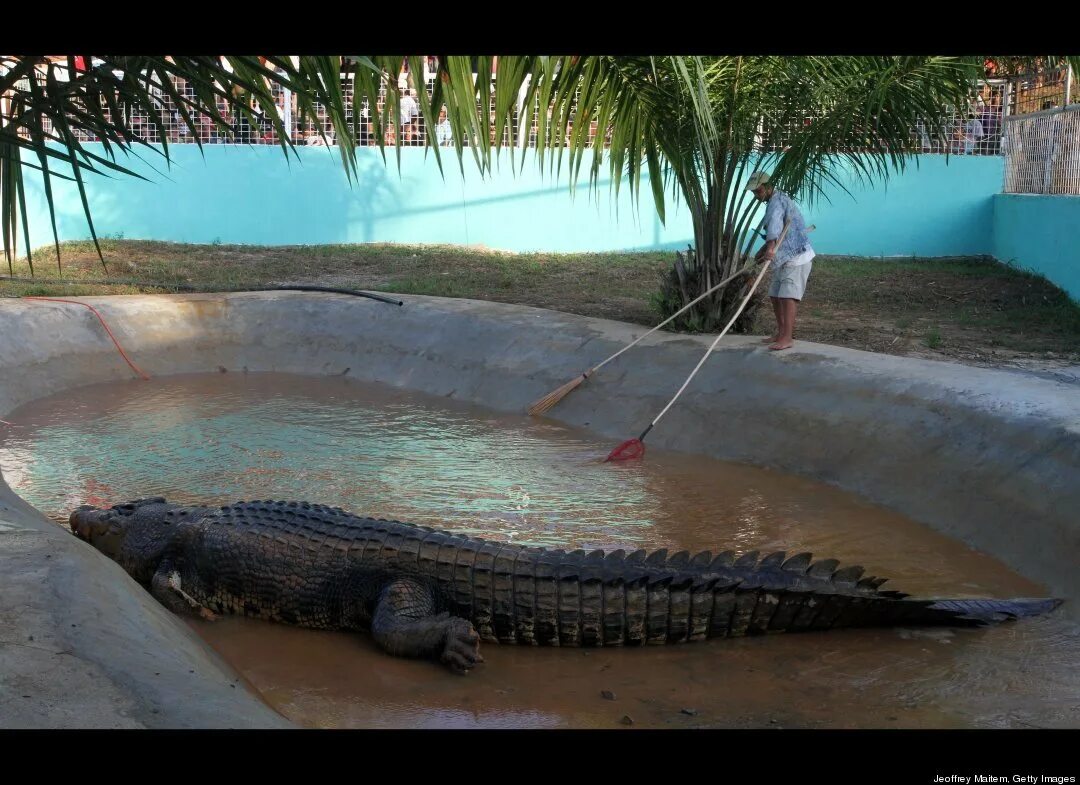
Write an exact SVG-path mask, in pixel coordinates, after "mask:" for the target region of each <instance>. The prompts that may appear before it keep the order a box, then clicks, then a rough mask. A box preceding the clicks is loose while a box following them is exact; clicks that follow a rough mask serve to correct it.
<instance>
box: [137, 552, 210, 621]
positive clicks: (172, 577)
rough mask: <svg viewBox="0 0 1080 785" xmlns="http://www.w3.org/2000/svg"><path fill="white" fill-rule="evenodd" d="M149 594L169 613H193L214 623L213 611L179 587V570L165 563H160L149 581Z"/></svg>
mask: <svg viewBox="0 0 1080 785" xmlns="http://www.w3.org/2000/svg"><path fill="white" fill-rule="evenodd" d="M150 593H151V594H153V595H154V598H155V599H157V601H158V602H160V603H161V604H162V605H164V606H165V607H166V608H168V609H169V610H170V611H172V612H173V613H176V614H179V615H181V616H182V615H184V614H188V613H194V614H196V615H198V616H201V617H202V618H204V619H206V620H207V621H214V620H215V619H216V618H217V615H215V614H214V612H213V611H211V610H210V609H209V608H207V607H204V606H203V605H202V604H200V603H199V601H198V600H196V599H195V598H194V597H192V596H191V595H190V594H188V593H187V592H185V591H184V590H183V589H182V588H181V587H180V572H179V570H177V569H176V568H175V567H173V566H172V565H171V564H169V563H167V562H164V563H162V564H161V566H160V567H158V568H157V571H156V572H155V573H154V577H153V579H151V581H150Z"/></svg>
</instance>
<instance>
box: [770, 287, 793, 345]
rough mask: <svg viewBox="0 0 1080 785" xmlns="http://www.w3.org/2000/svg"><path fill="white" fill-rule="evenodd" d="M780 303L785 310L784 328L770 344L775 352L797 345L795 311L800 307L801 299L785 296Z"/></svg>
mask: <svg viewBox="0 0 1080 785" xmlns="http://www.w3.org/2000/svg"><path fill="white" fill-rule="evenodd" d="M780 303H781V305H780V308H781V310H782V311H783V322H782V325H783V330H782V332H781V334H780V337H779V338H778V339H777V340H776V342H775V343H773V344H770V346H769V348H770V349H771V350H772V351H774V352H778V351H780V350H781V349H790V348H791V347H792V346H794V345H795V338H794V334H795V313H796V311H797V310H798V308H799V301H798V300H794V299H792V298H790V297H784V298H783V299H782V300H781V301H780Z"/></svg>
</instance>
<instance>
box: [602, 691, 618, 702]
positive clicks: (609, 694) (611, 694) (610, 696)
mask: <svg viewBox="0 0 1080 785" xmlns="http://www.w3.org/2000/svg"><path fill="white" fill-rule="evenodd" d="M600 697H601V698H603V699H604V700H609V701H613V700H615V693H614V692H612V691H611V690H600Z"/></svg>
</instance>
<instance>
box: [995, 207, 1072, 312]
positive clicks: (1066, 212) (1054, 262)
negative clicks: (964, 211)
mask: <svg viewBox="0 0 1080 785" xmlns="http://www.w3.org/2000/svg"><path fill="white" fill-rule="evenodd" d="M993 239H994V249H993V254H994V257H995V258H997V259H1000V260H1001V261H1003V262H1007V263H1009V264H1012V265H1014V266H1016V267H1020V268H1023V269H1025V270H1031V271H1032V272H1036V273H1040V274H1042V275H1045V276H1046V277H1047V278H1049V279H1050V280H1051V281H1053V282H1054V283H1056V284H1057V285H1058V286H1060V287H1061V288H1062V289H1064V290H1065V291H1067V292H1068V293H1069V296H1071V297H1072V298H1073V299H1074V300H1077V301H1080V196H1035V195H1030V194H997V195H995V196H994V232H993Z"/></svg>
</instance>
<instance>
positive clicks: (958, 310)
mask: <svg viewBox="0 0 1080 785" xmlns="http://www.w3.org/2000/svg"><path fill="white" fill-rule="evenodd" d="M101 247H102V252H103V253H104V255H105V259H106V262H107V263H108V266H109V272H108V276H107V277H108V278H109V279H110V280H113V281H116V282H115V283H110V284H102V283H99V281H100V280H101V279H104V278H106V274H105V271H104V270H102V267H101V263H100V262H99V260H98V258H97V254H96V252H95V250H94V245H93V243H92V242H90V241H89V240H86V241H75V242H67V243H62V244H61V259H62V263H63V275H62V276H58V273H57V267H56V257H55V253H54V251H53V249H52V247H51V246H45V247H43V248H41V249H39V250H38V251H36V252H35V254H34V260H35V261H34V269H35V277H34V280H33V281H32V282H30V283H18V282H13V281H3V280H0V296H8V297H11V296H15V297H18V296H25V295H27V294H38V295H44V296H61V297H62V296H65V295H67V296H73V295H80V294H95V295H96V294H134V293H138V292H154V291H158V292H162V291H164V292H168V291H176V290H177V287H179V286H192V287H195V288H197V289H199V290H203V291H214V290H221V289H236V288H243V287H258V286H275V285H280V284H285V283H294V284H312V285H323V286H335V287H343V288H349V287H352V288H357V289H368V290H372V291H385V292H399V293H403V294H426V295H436V296H441V297H466V298H470V299H478V300H496V301H499V302H507V303H515V304H521V305H533V306H538V307H542V308H551V309H555V310H560V311H566V312H569V313H576V314H582V315H586V316H598V317H603V318H609V319H617V320H620V321H626V322H634V323H637V324H642V325H649V326H652V325H655V324H656V323H657V322H658V321H659V320H660V319H659V316H658V313H657V310H656V307H655V300H656V296H657V293H658V291H659V281H660V276H661V274H662V273H663V272H665V271H666V270H667V269H669V268H670V265H671V263H672V260H673V257H674V255H673V254H672V253H671V252H659V251H645V252H628V253H611V254H549V253H505V252H499V251H492V250H490V249H486V248H479V247H462V246H454V245H404V244H352V245H350V244H335V245H294V246H253V245H235V244H222V243H221V242H220V238H215V241H214V242H213V243H211V244H207V245H190V244H182V243H166V242H157V241H137V240H122V239H115V238H105V239H102V240H101ZM3 272H6V271H3ZM14 272H15V275H16V276H29V267H28V266H27V264H26V262H25V260H20V261H19V262H17V263H16V265H15V268H14ZM59 277H62V278H64V279H66V280H71V281H75V282H76V284H74V285H73V284H61V283H59V281H58V280H57V279H58V278H59ZM82 282H85V283H82ZM154 285H158V286H160V287H163V288H155V286H154ZM774 326H775V325H774V323H773V315H772V309H771V308H769V307H768V304H767V301H766V304H765V307H762V308H759V309H758V311H757V312H756V314H755V316H754V332H755V333H758V334H761V335H766V334H768V333H770V332H771V331H772V329H773V328H774ZM796 337H797V338H801V339H805V340H811V341H820V342H822V343H831V344H836V345H840V346H850V347H854V348H858V349H868V350H871V351H882V352H889V353H894V354H905V353H910V352H917V353H921V354H924V355H930V356H934V355H941V356H946V357H950V358H953V359H957V360H960V361H972V362H980V363H993V362H996V361H1000V360H999V358H1001V357H1002V354H1001V353H1003V352H1006V353H1008V352H1011V353H1018V354H1021V355H1027V356H1030V357H1038V358H1046V357H1054V358H1060V359H1066V360H1070V361H1078V362H1080V306H1078V305H1077V304H1076V303H1074V302H1073V301H1071V300H1070V299H1069V298H1068V296H1067V295H1066V294H1065V293H1064V292H1063V291H1062V290H1060V289H1058V288H1057V287H1055V286H1053V285H1052V284H1050V283H1049V282H1048V281H1046V280H1045V279H1044V278H1041V277H1039V276H1036V275H1033V274H1031V273H1029V272H1026V271H1023V270H1018V269H1016V268H1013V267H1010V266H1008V265H1004V264H1001V263H999V262H996V261H994V260H991V259H983V258H975V259H971V258H960V259H929V260H927V259H910V258H903V259H864V258H851V257H824V256H822V257H818V258H817V259H815V260H814V266H813V270H812V272H811V275H810V281H809V285H808V287H807V295H806V300H805V301H804V303H803V305H802V306H801V307H800V310H799V317H798V322H797V325H796Z"/></svg>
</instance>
